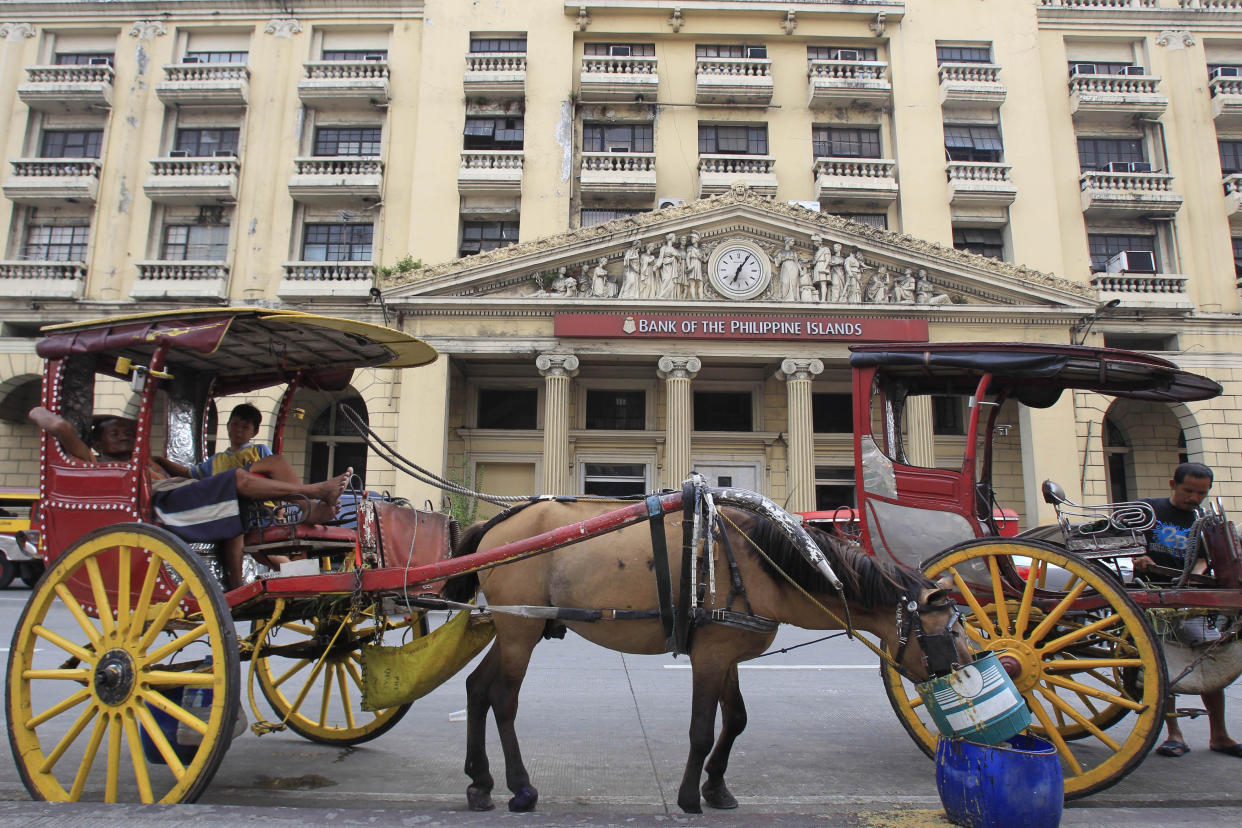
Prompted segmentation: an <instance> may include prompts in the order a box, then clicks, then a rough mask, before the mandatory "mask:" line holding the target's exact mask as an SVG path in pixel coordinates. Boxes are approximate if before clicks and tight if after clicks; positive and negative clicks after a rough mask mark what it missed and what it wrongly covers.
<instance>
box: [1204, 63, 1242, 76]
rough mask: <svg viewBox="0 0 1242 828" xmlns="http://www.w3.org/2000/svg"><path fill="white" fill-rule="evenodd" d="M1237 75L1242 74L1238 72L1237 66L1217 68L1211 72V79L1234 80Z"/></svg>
mask: <svg viewBox="0 0 1242 828" xmlns="http://www.w3.org/2000/svg"><path fill="white" fill-rule="evenodd" d="M1239 74H1242V72H1240V70H1239V68H1238V67H1237V66H1217V67H1216V68H1215V69H1213V70H1212V75H1211V77H1214V78H1236V77H1238V75H1239Z"/></svg>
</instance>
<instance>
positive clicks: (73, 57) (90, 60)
mask: <svg viewBox="0 0 1242 828" xmlns="http://www.w3.org/2000/svg"><path fill="white" fill-rule="evenodd" d="M112 59H113V58H112V53H111V52H57V53H56V57H55V58H54V59H53V63H55V64H56V65H57V66H94V65H98V64H100V63H106V64H107V65H108V66H111V65H112Z"/></svg>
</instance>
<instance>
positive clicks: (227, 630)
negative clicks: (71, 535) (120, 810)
mask: <svg viewBox="0 0 1242 828" xmlns="http://www.w3.org/2000/svg"><path fill="white" fill-rule="evenodd" d="M174 574H175V576H176V577H175V578H173V577H170V575H174ZM75 594H76V595H81V596H91V598H90V601H89V603H91V604H93V605H94V606H95V607H96V608H97V609H98V617H96V618H92V617H91V616H90V615H88V614H87V612H86V611H85V610H84V609H83V608H82V602H79V600H78V599H77V598H75V597H74V595H75ZM238 690H239V672H238V653H237V639H236V636H235V635H234V632H233V620H232V618H231V617H230V615H229V610H228V605H227V604H226V603H225V601H224V597H223V595H222V594H221V592H220V589H219V586H218V585H217V584H216V582H215V579H214V578H212V576H211V575H210V574H209V573H208V572H207V570H206V568H205V567H204V566H203V565H202V564H201V563H200V562H199V560H198V558H197V556H195V555H193V554H192V553H190V552H189V551H188V550H187V549H186V548H185V546H184V544H182V542H181V541H180V540H178V539H177V538H176V537H175V536H173V535H171V534H169V533H168V532H166V531H164V530H162V529H159V528H157V527H152V526H146V525H139V524H124V525H120V526H112V527H107V528H104V529H99V530H96V531H94V532H91V533H90V534H88V535H86V536H84V537H83V538H81V539H80V540H79V541H77V543H75V544H74V545H73V546H71V547H70V548H69V549H67V550H66V551H65V552H64V553H63V554H62V555H61V556H60V557H59V558H57V560H56V561H55V562H54V563H53V564H52V566H51V567H50V568H49V569H48V571H47V573H46V574H45V575H44V577H43V579H42V580H41V581H40V582H39V583H38V585H37V586H36V587H35V590H34V593H33V595H32V596H31V598H30V602H29V603H28V604H27V605H26V609H25V611H24V612H23V613H22V617H21V621H20V622H19V623H18V625H17V629H16V630H15V631H14V633H13V642H12V647H11V648H10V651H9V674H8V683H7V693H6V705H7V711H8V722H9V743H10V745H11V746H12V748H13V758H14V760H15V762H16V764H17V768H18V771H19V772H20V773H21V776H22V781H23V782H24V783H25V784H26V788H27V790H29V791H30V794H31V796H33V797H34V798H35V799H41V800H58V801H79V800H95V801H98V800H103V801H105V802H125V801H137V802H159V803H177V802H192V801H194V800H195V799H197V798H198V796H199V795H200V794H201V793H202V792H203V790H204V789H205V788H206V787H207V785H208V784H209V783H210V782H211V778H212V776H213V775H214V774H215V772H216V768H217V767H219V765H220V760H221V759H223V758H224V753H225V751H226V750H227V749H228V746H229V741H230V740H231V736H232V729H233V722H234V717H235V716H236V715H237V709H238Z"/></svg>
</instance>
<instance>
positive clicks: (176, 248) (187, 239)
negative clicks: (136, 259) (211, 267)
mask: <svg viewBox="0 0 1242 828" xmlns="http://www.w3.org/2000/svg"><path fill="white" fill-rule="evenodd" d="M228 255H229V226H228V225H227V224H173V225H169V226H168V227H165V228H164V254H163V258H164V259H165V260H168V261H174V262H183V261H192V262H221V261H224V260H225V259H227V258H228Z"/></svg>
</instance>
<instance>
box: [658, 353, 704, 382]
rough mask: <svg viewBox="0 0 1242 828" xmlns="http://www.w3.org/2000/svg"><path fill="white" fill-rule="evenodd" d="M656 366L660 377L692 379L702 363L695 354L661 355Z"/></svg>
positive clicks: (701, 366)
mask: <svg viewBox="0 0 1242 828" xmlns="http://www.w3.org/2000/svg"><path fill="white" fill-rule="evenodd" d="M656 367H657V368H658V369H659V371H658V373H659V375H660V379H694V376H695V374H697V373H698V372H699V371H700V370H701V369H702V368H703V363H702V362H701V361H700V360H699V358H698V357H696V356H662V357H660V361H659V362H658V363H657V364H656Z"/></svg>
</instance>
